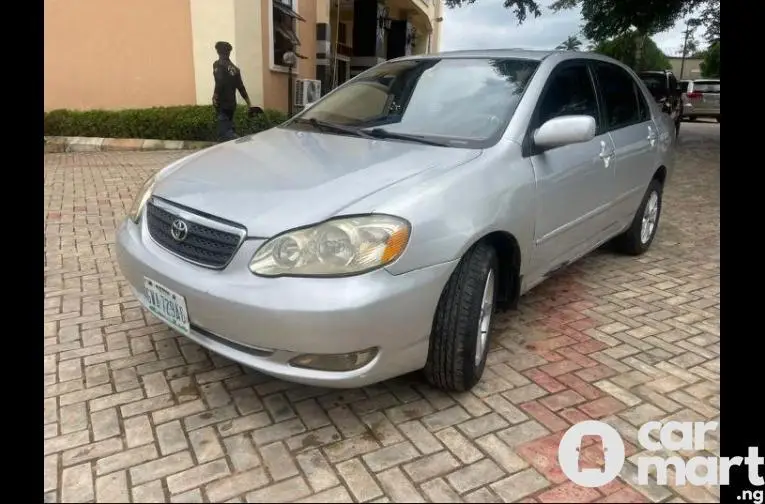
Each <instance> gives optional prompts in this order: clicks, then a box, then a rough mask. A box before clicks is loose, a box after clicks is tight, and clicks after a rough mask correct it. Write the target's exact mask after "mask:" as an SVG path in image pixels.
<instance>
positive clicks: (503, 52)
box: [423, 49, 565, 61]
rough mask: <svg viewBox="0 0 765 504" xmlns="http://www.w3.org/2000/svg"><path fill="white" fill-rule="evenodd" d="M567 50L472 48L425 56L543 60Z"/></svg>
mask: <svg viewBox="0 0 765 504" xmlns="http://www.w3.org/2000/svg"><path fill="white" fill-rule="evenodd" d="M558 52H565V51H541V50H535V49H472V50H463V51H444V52H439V53H431V54H426V55H423V56H432V57H435V58H523V59H530V60H537V61H542V60H543V59H545V58H546V57H548V56H549V55H551V54H554V53H558Z"/></svg>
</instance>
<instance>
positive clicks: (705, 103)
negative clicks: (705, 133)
mask: <svg viewBox="0 0 765 504" xmlns="http://www.w3.org/2000/svg"><path fill="white" fill-rule="evenodd" d="M688 100H689V101H690V103H691V104H692V105H693V112H694V113H696V114H699V115H706V114H709V115H712V116H713V115H719V114H720V81H719V80H711V79H710V80H696V81H693V92H691V93H688Z"/></svg>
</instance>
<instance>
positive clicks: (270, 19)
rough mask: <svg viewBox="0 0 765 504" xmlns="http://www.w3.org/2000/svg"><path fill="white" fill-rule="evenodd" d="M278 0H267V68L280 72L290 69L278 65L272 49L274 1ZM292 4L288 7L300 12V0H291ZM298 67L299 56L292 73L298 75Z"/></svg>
mask: <svg viewBox="0 0 765 504" xmlns="http://www.w3.org/2000/svg"><path fill="white" fill-rule="evenodd" d="M278 1H279V0H268V69H269V70H271V71H272V72H281V73H285V74H286V73H289V71H290V69H289V67H287V66H284V65H278V64H276V63H275V62H274V56H275V55H274V50H275V44H274V2H278ZM291 2H292V5H291V6H290V8H291V9H292V10H293V11H294V12H295V14H300V12H298V4H299V3H300V0H291ZM294 23H295V30H294V32H295V35H298V29H297V27H298V23H297V20H295V21H294ZM299 67H300V58H298V60H297V63H296V64H295V66H294V67H292V75H298V68H299Z"/></svg>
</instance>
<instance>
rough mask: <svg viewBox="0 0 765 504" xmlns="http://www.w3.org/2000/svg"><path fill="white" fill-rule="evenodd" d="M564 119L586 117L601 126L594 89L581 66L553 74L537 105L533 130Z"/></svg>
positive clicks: (585, 69)
mask: <svg viewBox="0 0 765 504" xmlns="http://www.w3.org/2000/svg"><path fill="white" fill-rule="evenodd" d="M566 115H587V116H591V117H593V118H594V119H595V122H596V124H599V123H600V117H599V114H598V102H597V99H596V98H595V89H594V88H593V87H592V79H590V73H589V71H588V70H587V66H586V65H585V64H584V63H578V64H574V65H569V66H566V67H565V68H563V69H560V70H556V71H555V73H554V74H553V75H552V77H551V81H550V83H549V84H548V87H547V89H546V90H545V92H544V95H543V96H542V100H541V102H540V103H539V112H538V115H537V124H536V126H537V127H539V126H541V125H542V124H544V123H545V122H547V121H549V120H550V119H554V118H556V117H560V116H566Z"/></svg>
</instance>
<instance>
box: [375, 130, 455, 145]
mask: <svg viewBox="0 0 765 504" xmlns="http://www.w3.org/2000/svg"><path fill="white" fill-rule="evenodd" d="M363 131H364V133H366V134H367V135H369V136H371V137H374V138H390V139H392V140H406V141H409V142H417V143H421V144H425V145H435V146H438V147H448V146H449V144H448V143H446V142H439V141H437V140H428V139H427V138H425V137H422V136H419V135H410V134H408V133H396V132H393V131H389V130H386V129H384V128H372V129H365V130H363Z"/></svg>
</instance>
